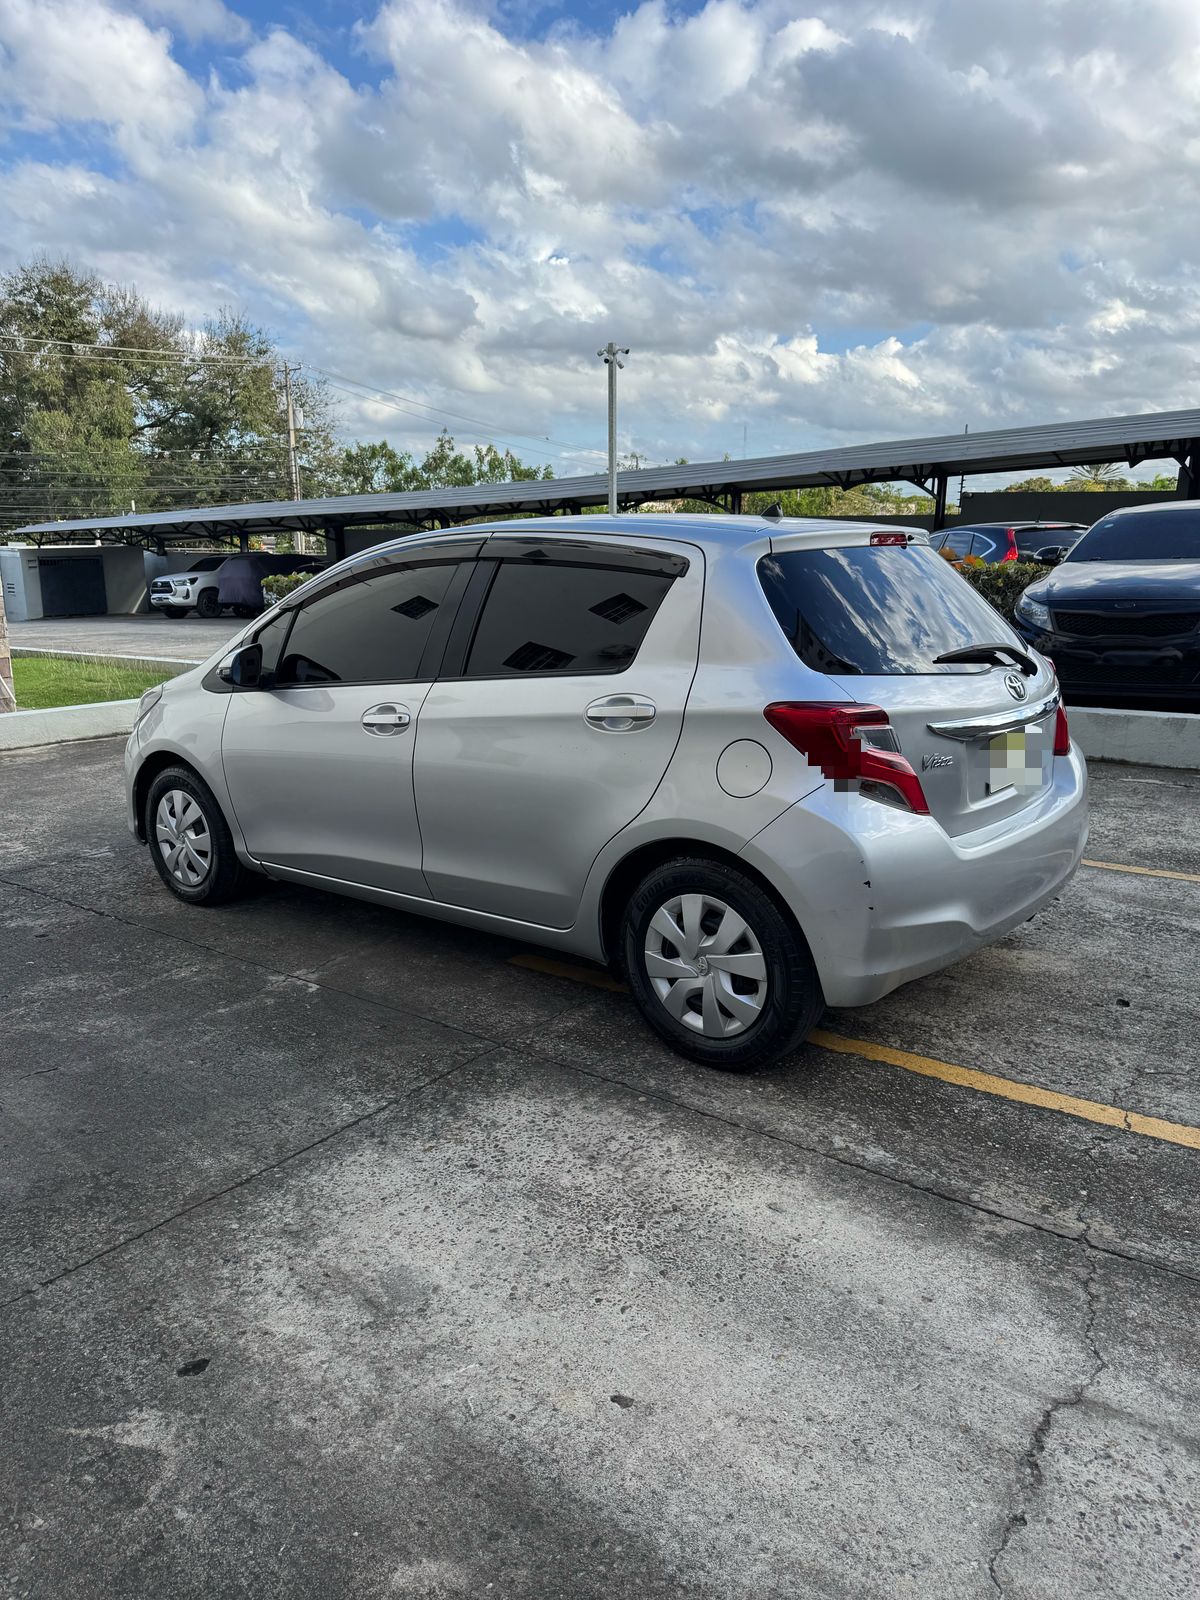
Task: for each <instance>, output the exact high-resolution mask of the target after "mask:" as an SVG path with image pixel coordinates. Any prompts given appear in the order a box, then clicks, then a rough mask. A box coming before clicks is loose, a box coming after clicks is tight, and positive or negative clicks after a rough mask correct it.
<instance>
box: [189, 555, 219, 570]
mask: <svg viewBox="0 0 1200 1600" xmlns="http://www.w3.org/2000/svg"><path fill="white" fill-rule="evenodd" d="M228 559H229V557H228V556H202V557H201V558H200V560H199V561H195V562H193V563H192V566H191V568H190V570H191V571H192V572H215V571H216V570H217V568H218V567H219V566H220V565H221V563H222V562H223V561H228Z"/></svg>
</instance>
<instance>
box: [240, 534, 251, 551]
mask: <svg viewBox="0 0 1200 1600" xmlns="http://www.w3.org/2000/svg"><path fill="white" fill-rule="evenodd" d="M238 549H239V550H240V551H241V552H242V554H243V555H245V554H246V553H247V552H248V551H249V549H250V535H249V534H248V533H239V534H238Z"/></svg>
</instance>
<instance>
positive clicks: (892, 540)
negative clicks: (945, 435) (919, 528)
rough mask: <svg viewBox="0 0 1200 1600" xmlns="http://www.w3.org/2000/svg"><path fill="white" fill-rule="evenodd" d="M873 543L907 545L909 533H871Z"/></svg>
mask: <svg viewBox="0 0 1200 1600" xmlns="http://www.w3.org/2000/svg"><path fill="white" fill-rule="evenodd" d="M871 543H872V544H903V545H907V543H908V535H907V534H906V533H873V534H872V535H871Z"/></svg>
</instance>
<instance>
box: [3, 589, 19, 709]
mask: <svg viewBox="0 0 1200 1600" xmlns="http://www.w3.org/2000/svg"><path fill="white" fill-rule="evenodd" d="M16 709H17V697H16V694H15V692H14V690H13V671H12V656H11V655H10V654H9V649H8V618H7V616H5V614H4V586H3V585H2V584H0V712H4V711H15V710H16Z"/></svg>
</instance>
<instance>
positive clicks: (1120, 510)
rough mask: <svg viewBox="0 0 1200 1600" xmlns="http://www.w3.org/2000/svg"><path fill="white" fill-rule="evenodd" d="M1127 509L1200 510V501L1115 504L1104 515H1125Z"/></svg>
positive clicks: (1155, 501)
mask: <svg viewBox="0 0 1200 1600" xmlns="http://www.w3.org/2000/svg"><path fill="white" fill-rule="evenodd" d="M1127 511H1139V512H1144V511H1200V502H1197V501H1195V500H1154V501H1152V502H1151V504H1150V505H1148V506H1114V508H1113V509H1112V510H1111V511H1106V512H1104V516H1105V517H1123V516H1124V515H1125V513H1126V512H1127ZM1096 520H1097V521H1100V520H1101V518H1099V517H1098V518H1097V519H1096ZM1093 526H1094V524H1093Z"/></svg>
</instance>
